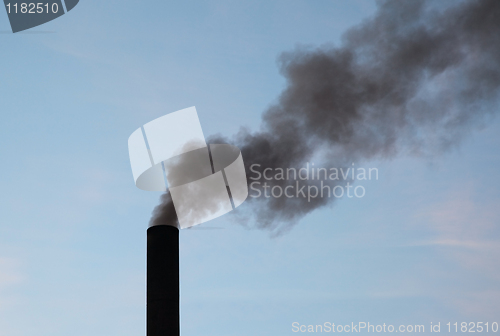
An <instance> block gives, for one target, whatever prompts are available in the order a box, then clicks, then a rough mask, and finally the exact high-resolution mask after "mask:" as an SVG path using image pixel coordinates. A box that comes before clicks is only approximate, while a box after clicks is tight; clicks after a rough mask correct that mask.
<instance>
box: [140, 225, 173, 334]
mask: <svg viewBox="0 0 500 336" xmlns="http://www.w3.org/2000/svg"><path fill="white" fill-rule="evenodd" d="M146 292H147V294H146V305H147V307H146V311H147V312H146V315H147V317H146V327H147V336H179V335H180V314H179V304H180V302H179V298H180V295H179V229H178V228H176V227H174V226H168V225H157V226H152V227H150V228H149V229H148V231H147V289H146Z"/></svg>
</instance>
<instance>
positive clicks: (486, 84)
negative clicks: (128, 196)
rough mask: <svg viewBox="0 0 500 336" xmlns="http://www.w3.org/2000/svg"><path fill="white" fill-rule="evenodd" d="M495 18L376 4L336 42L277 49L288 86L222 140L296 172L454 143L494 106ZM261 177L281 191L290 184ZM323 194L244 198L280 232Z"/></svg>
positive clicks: (484, 12) (471, 6) (427, 151)
mask: <svg viewBox="0 0 500 336" xmlns="http://www.w3.org/2000/svg"><path fill="white" fill-rule="evenodd" d="M499 17H500V1H497V0H483V1H479V0H471V1H464V2H461V3H459V4H458V5H455V6H453V7H448V8H445V9H437V8H432V6H430V4H429V3H428V2H426V1H399V0H388V1H382V2H379V4H378V10H377V13H376V14H375V16H374V17H373V18H370V19H368V20H366V21H364V22H363V23H362V24H361V25H359V26H356V27H354V28H352V29H350V30H348V31H347V32H346V33H345V34H344V35H343V38H342V43H341V46H340V47H322V48H318V49H315V50H308V49H300V48H298V49H297V50H294V51H292V52H287V53H284V54H282V55H281V57H280V59H279V61H280V65H281V73H282V74H283V76H284V77H285V78H286V80H287V87H286V89H285V90H284V91H283V92H282V93H281V95H280V97H279V100H278V103H277V104H276V105H273V106H271V107H270V108H269V109H268V110H267V111H266V112H265V113H264V114H263V122H262V126H261V129H260V131H258V132H253V133H252V132H250V131H248V130H245V129H242V130H241V131H240V132H239V133H238V134H237V135H236V136H235V137H234V138H233V139H232V141H231V142H233V143H235V144H236V145H237V146H238V147H240V148H241V150H242V154H243V158H244V161H245V165H246V169H247V174H249V168H250V166H251V165H252V164H260V165H261V167H262V168H265V167H269V168H289V167H296V168H300V167H303V166H304V164H305V163H306V162H307V161H310V160H311V159H313V158H314V160H315V162H320V163H321V164H322V166H323V167H341V166H345V167H347V166H349V165H351V163H352V162H356V163H360V162H362V161H365V160H369V159H376V158H391V157H394V156H395V155H398V154H406V155H417V156H425V155H436V154H440V153H442V152H445V151H447V150H449V149H450V148H452V147H454V146H457V145H458V144H459V142H460V140H461V139H462V138H463V136H464V135H466V134H467V133H468V132H470V131H471V130H472V129H474V128H476V127H477V126H478V125H480V124H481V123H482V122H484V120H485V117H487V115H488V114H491V113H493V112H494V110H498V107H496V106H495V104H496V103H497V102H498V98H499V88H500V20H499V19H498V18H499ZM215 140H217V142H220V141H221V140H224V139H223V138H221V137H213V138H212V142H215ZM248 182H249V183H250V182H254V181H252V180H249V181H248ZM261 182H267V183H268V185H270V187H272V186H275V185H279V186H281V187H282V188H285V187H286V186H288V185H291V184H292V183H293V184H294V183H295V182H296V181H288V180H272V181H265V180H263V179H262V180H261ZM324 182H326V183H328V184H329V186H331V187H333V186H335V185H337V184H339V183H343V182H339V181H324ZM311 183H312V184H316V185H317V183H318V182H317V181H307V184H308V185H311ZM250 199H251V198H249V200H250ZM165 200H168V198H165ZM332 200H333V199H331V198H320V197H318V198H314V199H311V200H310V201H308V200H307V199H304V198H287V197H280V198H263V197H261V198H257V199H253V202H251V203H253V207H254V208H255V209H256V210H258V211H255V216H256V223H257V224H256V225H257V226H258V227H259V228H263V229H268V230H270V231H272V232H274V233H280V232H283V231H286V230H287V229H289V228H290V227H291V226H292V225H293V224H295V223H296V222H297V220H298V219H300V218H301V217H303V216H304V215H305V214H307V213H309V212H311V211H313V210H314V209H317V208H319V207H322V206H324V205H326V204H328V203H329V202H331V201H332ZM159 207H165V204H163V205H160V206H159ZM159 207H157V209H159ZM163 216H168V213H164V212H162V211H156V210H155V216H154V218H153V219H152V221H154V220H157V221H158V220H160V221H161V218H162V217H163Z"/></svg>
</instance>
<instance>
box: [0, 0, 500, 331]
mask: <svg viewBox="0 0 500 336" xmlns="http://www.w3.org/2000/svg"><path fill="white" fill-rule="evenodd" d="M375 9H376V6H375V2H373V1H361V0H357V1H347V0H337V1H326V0H314V1H310V0H309V1H274V2H272V3H270V2H269V1H252V2H246V3H243V2H230V1H213V2H190V3H169V2H165V1H156V0H154V1H148V2H139V1H135V2H132V1H115V0H108V1H105V2H104V1H97V0H81V1H80V4H79V5H78V6H77V7H75V9H74V10H72V11H71V12H70V13H68V14H67V15H64V16H62V17H61V18H59V19H57V20H54V21H53V22H49V23H47V24H45V25H43V26H40V27H37V28H34V29H32V30H31V31H28V32H26V33H18V34H7V33H2V34H0V39H1V45H2V49H1V52H0V53H1V60H2V65H1V66H0V78H1V80H0V113H1V116H2V123H1V126H2V132H1V133H0V142H1V144H2V145H1V147H0V150H1V162H2V176H1V178H0V188H1V190H2V192H1V193H0V200H1V202H0V214H1V215H0V336H4V335H5V336H18V335H41V336H42V335H50V336H59V335H61V336H62V335H65V336H66V335H73V336H80V335H107V336H109V335H141V334H144V333H145V261H146V259H145V247H146V244H145V243H146V241H145V238H146V228H147V223H148V221H149V218H150V214H151V210H152V209H153V207H154V206H155V205H156V204H157V202H158V197H159V194H158V193H154V192H144V191H141V190H139V189H137V188H136V187H135V186H134V183H133V178H132V173H131V170H130V164H129V160H128V152H127V139H128V137H129V135H130V134H131V133H132V132H133V131H134V130H135V129H137V128H138V127H139V126H141V125H143V124H144V123H146V122H148V121H151V120H153V119H155V118H157V117H159V116H162V115H164V114H167V113H170V112H173V111H176V110H179V109H182V108H185V107H189V106H193V105H194V106H196V108H197V110H198V115H199V118H200V121H201V124H202V127H203V131H204V133H205V135H206V136H208V135H210V134H214V133H222V134H226V135H231V134H233V133H234V132H236V131H237V130H238V129H239V127H240V126H247V127H249V128H251V129H256V128H257V127H258V126H259V124H260V114H261V113H262V111H264V110H265V109H266V107H268V106H269V105H270V104H272V103H273V102H274V101H275V100H276V99H277V97H278V95H279V93H280V91H281V90H282V89H283V87H284V79H283V78H282V77H281V76H280V74H279V71H278V67H277V64H276V59H277V57H278V56H279V54H280V53H281V52H283V51H289V50H293V49H294V48H295V47H296V46H298V45H306V46H312V47H314V46H320V45H325V44H338V43H339V38H340V36H341V34H342V32H344V31H345V30H346V29H347V28H349V27H351V26H352V25H355V24H357V23H359V22H361V21H362V20H363V19H364V18H366V17H368V16H369V15H371V14H372V13H373V12H374V11H375ZM0 12H2V11H0ZM9 29H10V27H9V23H8V19H7V14H6V13H0V31H2V32H6V31H9ZM499 134H500V123H499V121H498V120H497V119H495V118H492V119H491V120H488V121H487V122H486V123H485V125H484V127H482V128H480V129H474V130H471V132H470V134H468V135H467V136H466V137H465V138H464V140H463V142H462V143H461V144H460V146H458V147H457V148H455V149H454V150H453V151H451V152H450V153H447V154H445V155H443V156H439V157H430V158H426V159H416V158H410V157H399V158H397V159H395V160H392V161H376V162H375V161H374V162H365V163H363V166H367V167H377V168H378V169H379V175H380V177H379V180H378V181H370V182H369V183H366V184H364V185H365V187H366V191H367V192H366V196H365V197H364V198H362V199H342V200H340V201H339V202H336V203H335V205H334V206H333V207H332V208H324V209H321V210H318V211H315V212H313V213H312V214H310V215H308V216H307V217H305V218H303V219H302V220H301V221H300V223H299V225H297V226H296V227H295V228H294V229H293V230H291V231H290V232H289V233H287V234H286V235H283V236H281V237H278V238H271V237H270V235H269V233H267V232H265V231H258V230H248V229H245V228H243V227H241V226H239V225H237V224H234V222H235V220H234V216H232V215H227V216H224V217H221V218H219V219H216V220H213V221H211V222H210V223H207V224H206V226H207V227H218V228H223V229H212V230H187V231H182V232H181V287H182V288H181V296H182V299H181V301H182V306H181V309H182V312H181V315H182V317H181V320H182V324H181V326H182V334H183V335H186V336H189V335H255V334H258V335H291V334H295V333H293V332H292V327H291V325H292V322H299V323H300V324H322V323H324V322H335V323H343V324H350V323H351V322H354V323H356V322H358V321H365V322H370V323H372V324H375V323H387V324H394V325H399V324H424V325H426V327H427V326H428V325H429V324H430V322H434V323H436V322H441V323H442V324H445V323H447V322H452V323H453V322H462V321H467V322H477V321H483V322H487V321H489V322H490V323H492V322H495V321H496V322H500V321H498V318H499V313H500V287H499V285H498V284H499V283H500V281H499V280H500V271H499V270H498V265H499V256H500V254H499V252H500V244H499V239H500V229H499V223H500V212H499V210H498V204H499V201H500V193H499V186H500V176H499V174H498V170H497V167H498V166H499V165H500V156H499V154H498V153H499V152H498V146H499V145H500V136H499ZM237 211H242V212H244V211H245V207H244V206H242V207H241V208H239V209H238V210H237ZM496 319H497V320H496Z"/></svg>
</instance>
